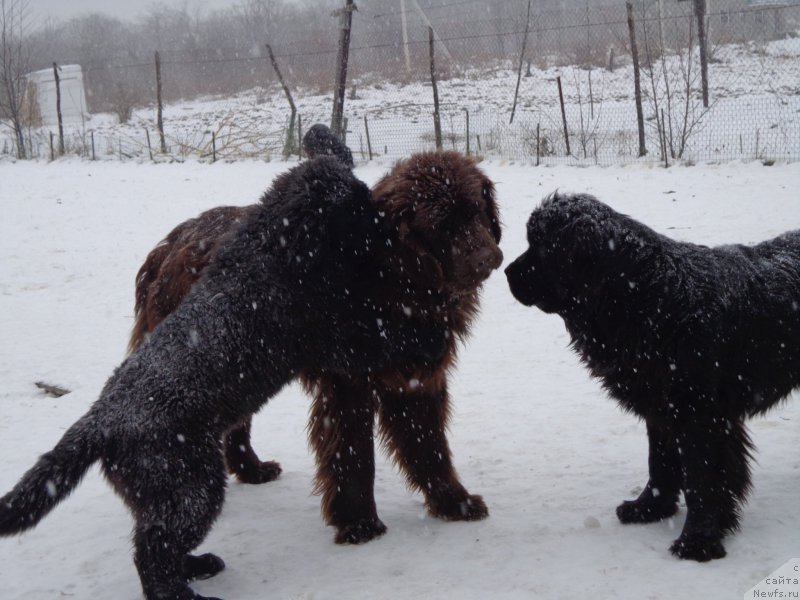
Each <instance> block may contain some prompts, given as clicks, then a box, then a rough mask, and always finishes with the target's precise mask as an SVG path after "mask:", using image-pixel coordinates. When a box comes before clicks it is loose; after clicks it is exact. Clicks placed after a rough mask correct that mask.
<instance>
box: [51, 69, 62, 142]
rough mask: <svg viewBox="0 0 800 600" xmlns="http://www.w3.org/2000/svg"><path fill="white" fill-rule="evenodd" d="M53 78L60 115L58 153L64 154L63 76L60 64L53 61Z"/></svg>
mask: <svg viewBox="0 0 800 600" xmlns="http://www.w3.org/2000/svg"><path fill="white" fill-rule="evenodd" d="M53 78H54V79H55V82H56V116H57V117H58V154H59V156H64V119H63V117H62V116H61V78H60V77H59V76H58V65H57V64H56V63H53Z"/></svg>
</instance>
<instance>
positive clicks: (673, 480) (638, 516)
mask: <svg viewBox="0 0 800 600" xmlns="http://www.w3.org/2000/svg"><path fill="white" fill-rule="evenodd" d="M647 441H648V444H649V455H648V460H647V462H648V468H649V474H650V478H649V479H648V481H647V485H646V486H645V487H644V490H642V493H641V494H639V497H638V498H637V499H636V500H626V501H625V502H623V503H622V504H620V505H619V506H618V507H617V517H618V518H619V520H620V521H621V522H622V523H653V522H655V521H660V520H661V519H666V518H667V517H671V516H672V515H674V514H675V513H676V512H677V511H678V494H679V493H680V490H681V481H682V473H681V462H680V455H679V454H678V445H677V440H676V439H675V434H674V432H672V431H670V430H669V429H666V428H665V427H664V425H663V424H662V423H658V422H657V421H656V420H655V419H652V418H651V419H648V420H647Z"/></svg>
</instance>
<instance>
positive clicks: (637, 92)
mask: <svg viewBox="0 0 800 600" xmlns="http://www.w3.org/2000/svg"><path fill="white" fill-rule="evenodd" d="M625 10H626V11H627V12H628V35H629V36H630V39H631V58H632V59H633V89H634V97H635V99H636V123H637V125H638V129H639V156H644V155H645V154H647V148H646V147H645V144H644V110H643V109H642V81H641V74H640V72H639V48H638V46H637V45H636V24H635V23H634V21H633V3H632V2H630V1H628V2H626V3H625Z"/></svg>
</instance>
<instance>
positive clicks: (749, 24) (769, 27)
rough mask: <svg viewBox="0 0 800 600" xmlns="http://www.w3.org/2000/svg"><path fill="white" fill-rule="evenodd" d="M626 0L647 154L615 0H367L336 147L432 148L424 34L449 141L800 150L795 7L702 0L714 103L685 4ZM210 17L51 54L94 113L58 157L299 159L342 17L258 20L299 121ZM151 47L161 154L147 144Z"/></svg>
mask: <svg viewBox="0 0 800 600" xmlns="http://www.w3.org/2000/svg"><path fill="white" fill-rule="evenodd" d="M251 3H252V4H254V5H255V4H256V3H257V0H251ZM631 4H632V13H631V16H632V18H633V33H634V35H635V38H636V40H637V46H638V65H639V68H640V69H639V70H640V73H639V79H640V86H641V97H642V100H641V102H642V117H643V123H642V125H643V129H644V149H645V150H646V154H644V156H640V154H641V148H640V144H639V137H638V131H639V122H638V118H637V110H636V102H635V93H634V89H635V85H634V79H635V72H634V61H633V60H632V58H631V39H632V38H631V31H630V29H629V23H628V14H627V12H626V6H625V3H624V2H621V1H618V0H614V1H609V2H608V3H605V2H603V1H602V0H595V1H593V2H591V3H589V2H587V1H586V0H574V1H569V2H563V1H562V2H555V1H552V2H549V1H545V0H539V1H534V2H532V3H531V4H530V7H531V8H530V9H529V3H528V2H527V0H514V1H504V2H498V3H485V2H477V1H465V0H449V1H448V0H440V1H438V2H428V3H425V2H422V1H421V0H420V1H416V0H405V1H403V2H400V3H397V2H392V3H389V2H387V3H379V2H376V3H370V4H369V5H365V6H364V7H360V8H359V10H357V11H356V12H355V13H354V16H353V21H352V40H351V47H350V60H349V64H348V73H349V76H348V91H347V97H346V99H345V103H344V117H345V119H346V138H347V143H348V144H349V145H350V147H351V148H352V149H353V150H354V154H355V155H356V157H358V158H360V159H363V160H369V159H371V158H376V157H390V158H396V157H401V156H405V155H408V154H409V153H411V152H415V151H419V150H422V149H429V148H434V147H436V137H435V133H434V116H433V115H434V112H436V111H435V107H434V104H433V94H432V84H431V64H430V58H431V56H430V45H429V35H430V32H432V33H433V36H434V44H433V54H434V57H435V68H434V72H435V74H436V79H437V88H438V96H439V99H440V101H441V105H440V106H439V110H438V114H439V119H440V122H441V131H442V140H441V144H442V146H443V147H445V148H454V149H457V150H460V151H463V152H468V153H470V154H475V155H480V156H485V157H493V158H504V159H516V160H526V161H530V162H531V163H535V164H554V163H566V164H602V165H611V164H627V163H631V162H635V161H649V162H660V163H666V164H671V163H672V162H675V161H678V160H682V161H720V160H731V159H762V160H775V159H778V160H796V159H798V158H800V37H798V32H799V31H800V3H797V2H794V0H790V1H787V2H781V3H775V2H767V1H764V0H761V1H759V0H715V2H713V4H710V6H709V8H708V10H707V12H706V15H705V18H704V19H702V25H703V26H704V29H705V30H706V32H707V40H708V48H707V50H706V53H705V55H706V57H707V59H708V67H707V68H708V76H707V89H708V92H707V95H708V101H707V105H706V103H705V102H704V97H703V96H704V94H703V77H702V68H701V66H702V65H701V55H702V53H701V51H700V44H699V41H700V38H701V36H700V35H699V26H700V25H701V20H698V18H697V15H696V14H695V12H694V10H693V4H694V3H693V2H688V1H685V2H681V1H675V0H652V1H651V0H647V1H634V2H632V3H631ZM529 11H530V12H529ZM324 19H327V20H324ZM252 21H253V19H250V24H251V25H253V23H252ZM213 25H214V23H213V22H212V20H209V21H208V22H206V24H205V29H202V31H201V28H199V29H198V33H197V34H196V35H195V36H193V37H192V39H191V44H189V47H186V43H185V42H186V40H185V37H180V36H172V37H170V36H167V35H165V37H164V39H163V40H160V44H159V46H160V47H150V48H134V49H133V50H131V49H128V50H127V51H126V52H125V53H122V54H120V52H118V51H115V52H111V51H109V52H107V53H106V54H104V55H103V56H102V57H100V58H98V57H94V58H92V59H91V60H89V59H86V58H84V57H82V56H78V55H75V54H74V51H73V53H72V54H70V51H69V50H62V51H61V56H63V57H65V60H63V61H62V62H76V63H78V64H81V66H82V68H83V74H84V82H85V86H86V93H87V97H88V100H89V102H88V104H89V109H90V111H91V114H84V115H82V118H81V119H80V122H73V123H70V124H68V125H67V128H66V134H65V135H66V138H67V139H66V140H65V148H66V151H67V153H68V154H69V153H73V154H78V155H81V156H85V157H91V158H96V159H102V158H109V159H111V158H113V159H122V160H126V159H131V158H135V159H150V158H153V159H154V160H162V159H164V158H165V157H166V158H167V159H183V158H187V157H192V156H193V157H200V158H201V159H204V160H233V159H237V158H244V157H258V158H263V159H267V160H270V159H276V158H281V157H288V156H299V154H298V152H299V149H298V148H297V144H296V140H297V139H299V136H301V135H302V131H303V128H304V127H307V126H309V125H311V124H313V123H315V122H323V123H329V122H330V120H331V108H332V102H333V96H332V89H333V73H334V70H335V67H336V56H337V47H336V46H337V40H338V35H339V31H338V27H339V21H338V19H335V18H331V17H329V16H325V17H324V18H321V20H320V21H319V22H318V25H317V26H316V27H312V26H309V27H307V28H305V29H302V28H301V29H300V30H291V28H288V27H287V28H283V29H282V28H280V27H275V26H274V23H273V25H272V26H271V29H272V30H271V31H270V32H267V31H266V29H269V27H267V26H264V28H265V32H264V36H263V38H261V40H262V41H263V42H264V43H266V42H269V43H270V44H271V45H272V47H273V48H274V50H275V56H276V60H277V62H278V63H279V64H280V68H281V70H282V71H283V72H284V75H285V78H286V80H287V84H288V87H289V88H290V89H291V92H292V95H293V97H294V101H295V104H296V107H297V117H298V118H297V120H295V121H293V120H292V119H291V112H290V107H289V104H288V103H287V101H286V99H285V97H284V93H283V91H282V89H281V87H280V86H279V85H278V82H277V80H276V77H275V74H274V71H273V69H272V68H271V66H270V62H269V60H268V59H267V58H266V54H267V53H266V51H265V50H264V47H265V46H264V43H256V42H255V41H252V40H258V39H259V32H258V30H257V31H256V32H255V33H253V34H252V35H251V36H250V37H249V38H248V37H247V36H245V35H244V34H242V36H240V37H237V35H233V34H231V33H230V32H229V33H228V35H227V36H221V35H220V33H219V31H217V29H219V27H221V25H218V27H217V29H214V27H213ZM203 32H204V33H203ZM215 32H216V33H215ZM212 33H214V35H216V36H217V38H218V39H217V42H218V43H217V44H214V45H212V43H211V40H212V39H214V36H213V35H212ZM120 35H121V34H120ZM267 38H269V39H267ZM238 39H242V40H245V41H246V40H248V39H249V40H251V41H250V42H249V43H247V44H246V45H245V44H242V45H241V46H237V45H236V44H235V43H233V42H232V40H238ZM176 40H177V41H176ZM141 43H142V44H144V43H145V42H141ZM153 44H155V42H153ZM155 50H159V52H160V55H161V65H162V67H161V68H162V79H163V95H164V100H165V106H164V114H163V120H164V135H165V144H166V150H167V152H166V153H162V152H161V151H160V147H159V144H158V143H157V142H156V138H157V136H158V133H157V127H156V110H155V103H156V93H155V88H154V85H155V70H154V64H153V58H152V57H153V52H154V51H155ZM39 113H40V115H41V117H40V122H39V123H37V122H35V121H33V122H31V123H29V124H28V126H27V128H26V138H25V139H26V143H27V144H28V146H29V154H30V155H32V156H40V157H47V156H51V155H55V150H54V146H53V140H52V134H51V132H52V131H53V124H52V120H49V121H48V118H47V114H46V113H47V111H46V110H40V111H39ZM290 123H293V124H292V125H291V127H292V134H293V138H292V140H293V142H292V143H291V144H288V145H287V138H288V134H289V131H288V130H289V127H290ZM5 131H6V132H7V131H8V130H7V129H6V130H5ZM0 148H1V149H2V152H3V153H6V154H12V153H13V152H14V137H13V136H12V135H10V134H9V135H7V136H6V137H5V138H2V139H1V140H0Z"/></svg>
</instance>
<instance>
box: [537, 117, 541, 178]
mask: <svg viewBox="0 0 800 600" xmlns="http://www.w3.org/2000/svg"><path fill="white" fill-rule="evenodd" d="M540 140H541V138H540V137H539V123H537V124H536V166H537V167H538V166H539V157H540V156H541V155H542V147H541V143H540Z"/></svg>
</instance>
